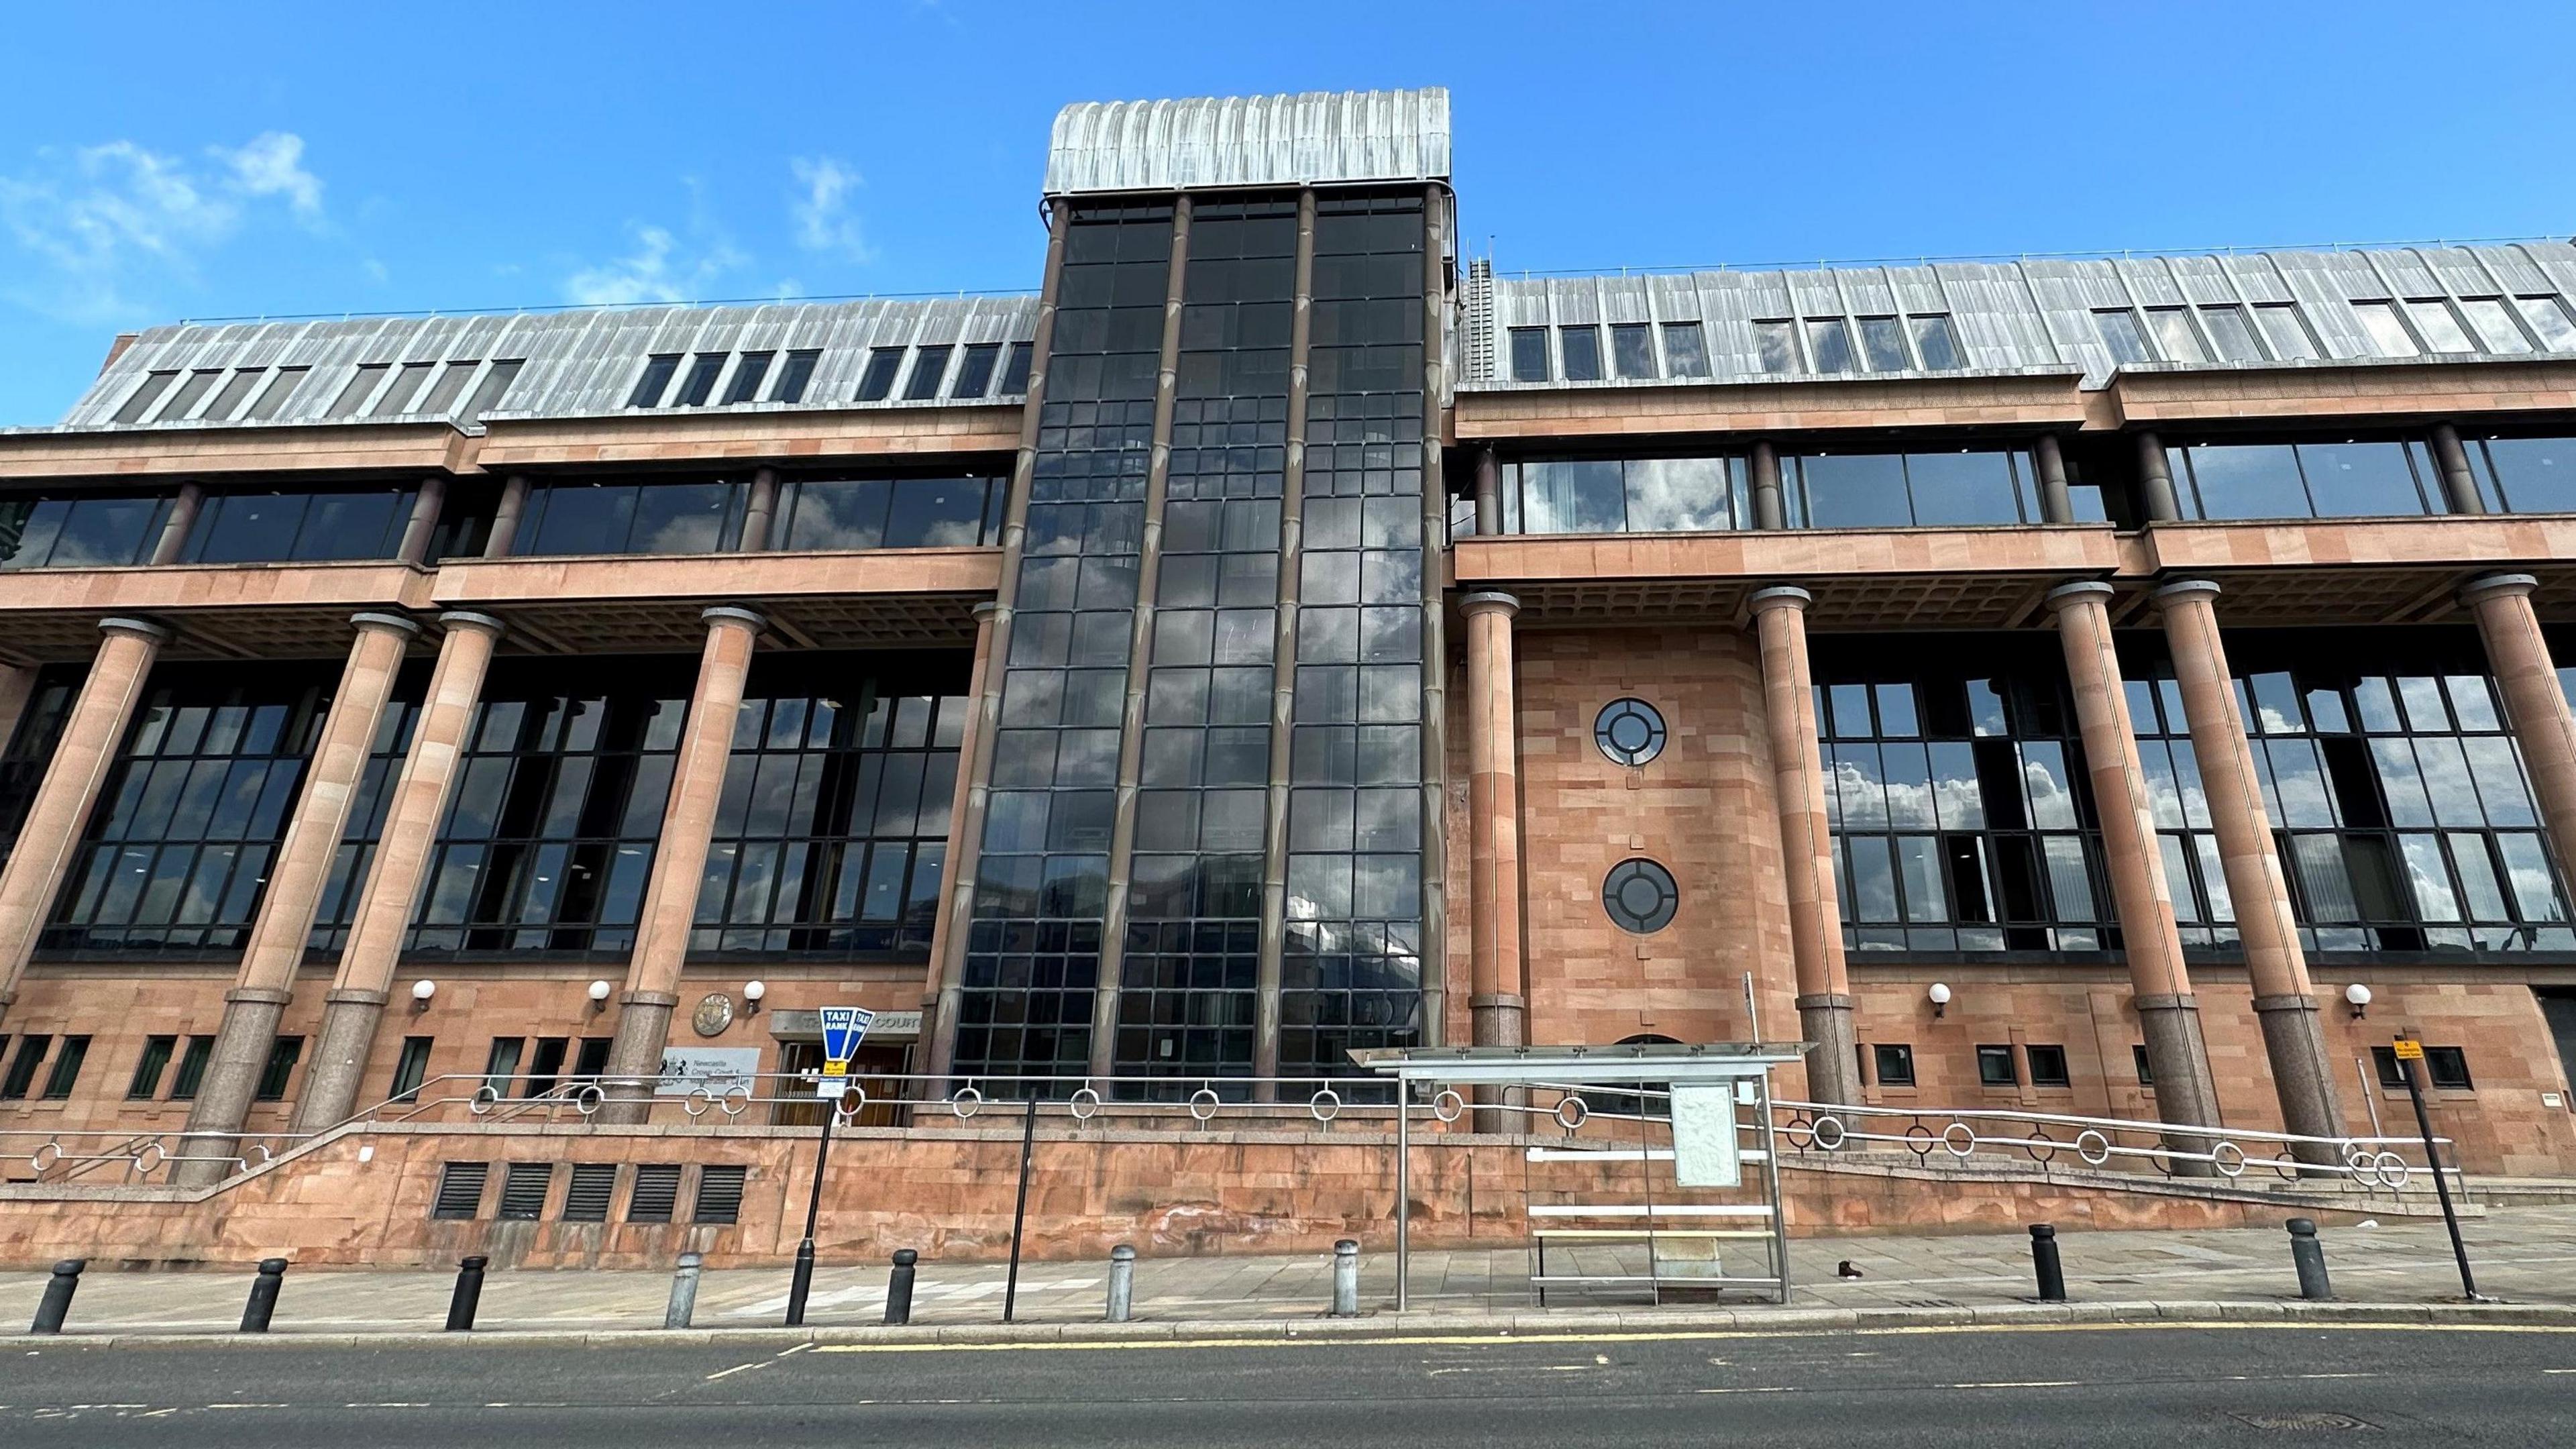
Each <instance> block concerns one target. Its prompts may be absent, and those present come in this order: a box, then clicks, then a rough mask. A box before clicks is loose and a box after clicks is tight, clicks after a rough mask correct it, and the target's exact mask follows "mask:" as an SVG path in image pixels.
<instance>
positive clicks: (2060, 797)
mask: <svg viewBox="0 0 2576 1449" xmlns="http://www.w3.org/2000/svg"><path fill="white" fill-rule="evenodd" d="M2054 650H2055V641H2053V640H2049V641H2044V647H2043V645H2042V644H2033V643H2031V642H2029V641H2023V640H2014V639H2003V638H1996V639H1988V640H1980V641H1977V642H1976V643H1974V644H1973V645H1969V644H1964V643H1959V642H1952V643H1950V644H1948V645H1946V646H1945V645H1942V644H1938V643H1933V642H1931V641H1919V642H1914V643H1909V644H1906V645H1904V646H1903V647H1902V648H1898V647H1895V646H1890V645H1876V644H1869V643H1863V642H1860V641H1842V640H1833V639H1825V638H1820V639H1819V640H1817V642H1816V645H1815V677H1816V680H1817V684H1816V695H1817V700H1816V704H1817V709H1816V720H1817V726H1818V729H1819V731H1820V732H1821V734H1822V737H1823V739H1822V744H1823V754H1824V767H1825V775H1826V790H1825V809H1826V813H1827V815H1828V817H1829V818H1830V820H1831V823H1832V826H1833V833H1834V838H1835V841H1836V844H1837V859H1836V861H1835V871H1836V875H1835V882H1834V883H1835V885H1836V887H1837V888H1838V889H1839V891H1840V893H1841V901H1842V913H1843V935H1844V940H1845V943H1846V944H1847V945H1849V946H1850V947H1851V948H1852V949H1854V950H1860V951H1906V952H1916V953H1925V952H1930V953H1947V952H1970V953H1981V952H1991V951H2053V952H2094V951H2102V950H2109V949H2114V948H2115V947H2116V945H2117V929H2116V926H2115V925H2114V923H2113V917H2112V914H2111V911H2110V908H2109V899H2108V894H2107V892H2106V890H2105V889H2104V882H2103V877H2102V873H2101V866H2100V863H2099V859H2100V845H2099V840H2098V836H2097V826H2096V822H2095V818H2094V814H2093V802H2092V792H2091V790H2090V789H2089V788H2088V786H2087V783H2086V779H2085V775H2084V760H2083V749H2082V744H2081V742H2080V740H2079V739H2078V738H2077V735H2078V731H2077V728H2076V723H2075V712H2074V707H2073V703H2072V701H2070V700H2069V699H2068V697H2067V693H2066V683H2065V671H2064V669H2063V667H2062V666H2061V665H2060V664H2059V663H2058V662H2057V660H2056V659H2055V658H2054V657H2052V656H2053V654H2054Z"/></svg>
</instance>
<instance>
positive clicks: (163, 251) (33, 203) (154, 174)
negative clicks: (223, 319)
mask: <svg viewBox="0 0 2576 1449" xmlns="http://www.w3.org/2000/svg"><path fill="white" fill-rule="evenodd" d="M208 154H209V155H210V156H211V157H213V158H214V159H215V160H216V162H217V163H218V165H217V166H216V167H215V168H214V169H212V170H211V171H209V170H206V169H204V168H199V167H195V166H192V165H191V164H190V163H189V162H187V161H186V160H184V159H182V158H179V157H175V156H165V155H163V154H161V153H159V152H157V151H153V150H151V149H150V148H149V147H146V146H143V145H141V144H139V143H137V142H134V141H110V142H107V143H105V144H103V145H97V146H83V147H79V148H76V149H74V150H71V151H68V152H66V151H62V150H59V149H55V148H46V149H43V150H39V151H38V152H37V153H36V158H35V159H36V164H35V166H34V167H33V168H31V169H30V170H28V171H27V172H25V173H23V174H20V175H16V176H0V227H5V230H6V235H7V237H8V238H9V239H10V240H11V241H12V242H14V243H15V245H16V248H17V249H18V250H19V251H20V252H22V253H24V254H25V256H26V257H27V258H28V259H29V260H30V261H31V262H32V265H26V266H20V267H17V268H15V269H13V270H14V271H15V273H16V275H15V276H14V277H12V278H11V279H10V282H9V284H8V290H7V295H8V296H9V297H10V298H11V299H12V300H14V301H16V302H19V303H20V304H22V305H25V306H28V307H31V308H34V309H36V310H38V311H41V312H45V313H47V314H49V315H52V316H56V317H60V318H63V319H65V320H69V321H78V322H101V321H110V320H126V319H129V318H131V317H132V316H133V315H134V314H136V313H137V312H138V311H139V310H141V309H142V308H143V307H144V306H146V305H147V304H146V303H144V302H143V301H142V300H140V299H139V298H138V297H137V295H136V294H137V293H138V292H148V291H150V290H153V287H154V284H155V283H159V282H165V281H170V280H178V281H182V282H185V281H192V280H193V279H194V278H195V276H196V268H197V264H198V262H199V260H200V259H201V258H202V257H203V256H204V255H205V254H206V253H208V252H211V251H212V250H214V249H215V248H217V247H219V246H221V245H222V244H223V243H224V242H226V241H228V240H230V239H231V238H232V237H233V236H234V235H235V234H236V233H238V232H239V231H240V230H241V229H242V227H243V225H244V224H245V222H246V221H248V220H250V219H251V218H252V217H254V216H255V215H256V208H258V207H259V206H260V205H261V204H262V203H264V202H266V201H267V200H268V199H269V198H272V197H282V198H284V199H285V202H286V205H287V208H288V210H289V211H291V212H292V213H293V214H294V215H296V216H297V217H298V218H299V219H302V220H304V221H306V222H307V223H318V222H319V220H320V218H321V208H322V181H321V178H319V177H317V176H315V175H314V174H313V173H312V172H310V171H307V170H305V169H304V166H303V154H304V142H303V141H302V139H301V138H299V137H297V136H294V135H292V134H290V133H286V132H279V131H272V132H269V133H267V134H265V135H261V136H259V137H256V138H254V139H253V140H252V141H251V142H250V143H249V144H247V145H245V146H242V147H241V148H239V149H237V150H234V149H227V148H224V147H209V148H208Z"/></svg>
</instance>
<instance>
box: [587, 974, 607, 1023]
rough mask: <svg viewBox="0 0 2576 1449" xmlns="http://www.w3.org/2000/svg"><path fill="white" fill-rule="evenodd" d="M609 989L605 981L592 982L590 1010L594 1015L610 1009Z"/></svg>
mask: <svg viewBox="0 0 2576 1449" xmlns="http://www.w3.org/2000/svg"><path fill="white" fill-rule="evenodd" d="M608 989H609V988H608V983H607V982H605V981H594V982H592V983H590V1011H591V1014H592V1015H593V1016H596V1015H598V1014H599V1013H601V1012H603V1011H606V1010H607V1009H608Z"/></svg>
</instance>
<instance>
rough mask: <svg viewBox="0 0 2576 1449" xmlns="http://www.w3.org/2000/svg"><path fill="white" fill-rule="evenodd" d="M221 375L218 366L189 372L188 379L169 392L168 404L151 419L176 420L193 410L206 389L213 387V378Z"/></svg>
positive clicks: (161, 421)
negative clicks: (176, 389)
mask: <svg viewBox="0 0 2576 1449" xmlns="http://www.w3.org/2000/svg"><path fill="white" fill-rule="evenodd" d="M223 375H224V373H223V369H222V368H219V367H216V368H200V369H199V370H197V371H195V372H192V373H189V374H188V380H187V381H186V382H183V383H181V384H179V390H178V391H177V392H174V393H172V394H170V401H169V403H168V405H166V406H164V407H163V408H162V409H161V411H160V412H158V413H156V414H154V415H153V418H152V420H153V421H154V422H156V423H169V422H177V421H179V420H181V419H183V418H185V417H187V416H188V415H189V414H190V413H193V412H195V411H196V410H197V404H198V403H199V402H200V401H202V400H203V399H204V398H205V396H206V390H207V389H208V388H211V387H213V386H214V385H215V379H216V378H219V377H221V376H223Z"/></svg>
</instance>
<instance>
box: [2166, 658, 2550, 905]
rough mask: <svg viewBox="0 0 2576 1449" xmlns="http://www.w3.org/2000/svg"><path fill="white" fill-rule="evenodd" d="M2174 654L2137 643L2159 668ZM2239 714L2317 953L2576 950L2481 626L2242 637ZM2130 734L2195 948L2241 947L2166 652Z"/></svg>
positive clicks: (2285, 866)
mask: <svg viewBox="0 0 2576 1449" xmlns="http://www.w3.org/2000/svg"><path fill="white" fill-rule="evenodd" d="M2156 643H2157V641H2156V640H2154V639H2153V638H2151V637H2150V638H2142V639H2140V640H2138V641H2137V642H2136V644H2135V645H2134V646H2133V647H2135V648H2137V649H2139V650H2141V651H2142V652H2145V653H2148V654H2150V655H2154V654H2155V651H2156ZM2228 652H2229V655H2230V661H2231V663H2232V665H2233V666H2234V668H2235V669H2236V670H2237V673H2238V680H2237V692H2238V710H2239V713H2240V716H2241V717H2242V718H2243V720H2244V721H2245V723H2246V726H2247V734H2248V735H2249V737H2250V738H2251V740H2252V743H2253V748H2254V764H2255V771H2256V774H2257V776H2258V779H2259V782H2260V785H2261V788H2262V792H2263V803H2264V807H2265V810H2266V812H2267V814H2268V815H2269V817H2270V820H2271V822H2272V826H2273V830H2274V834H2275V835H2276V837H2277V840H2278V847H2279V850H2280V853H2281V866H2282V871H2283V874H2284V875H2285V877H2286V878H2287V880H2288V882H2289V885H2290V890H2291V896H2292V904H2293V906H2294V908H2295V910H2296V913H2297V917H2298V921H2299V928H2300V938H2301V941H2302V943H2303V944H2304V945H2305V946H2306V948H2307V949H2308V950H2310V951H2448V952H2463V953H2469V952H2478V953H2483V952H2491V951H2567V950H2576V929H2571V928H2570V926H2569V917H2568V905H2567V897H2566V889H2565V886H2564V884H2563V883H2562V881H2561V878H2560V875H2559V872H2558V868H2557V866H2556V865H2555V864H2554V862H2553V861H2552V860H2551V858H2550V854H2549V851H2548V850H2547V848H2546V845H2545V842H2544V841H2543V839H2542V837H2541V835H2540V833H2539V829H2540V827H2539V813H2538V810H2537V808H2536V807H2535V806H2534V804H2533V802H2532V796H2531V790H2530V785H2529V782H2528V780H2527V779H2526V777H2525V774H2524V771H2523V768H2522V760H2521V756H2520V754H2519V752H2518V751H2517V749H2516V748H2515V745H2514V741H2513V737H2512V735H2511V734H2510V733H2509V732H2508V731H2507V729H2506V726H2505V721H2504V714H2503V709H2502V707H2501V704H2500V702H2499V700H2498V698H2497V696H2496V693H2495V690H2494V687H2493V684H2492V682H2491V681H2490V680H2489V679H2488V678H2487V677H2486V675H2485V673H2484V670H2485V663H2484V657H2483V653H2482V651H2481V650H2480V649H2479V647H2478V643H2477V639H2476V636H2475V635H2474V634H2471V633H2468V632H2467V631H2465V630H2420V629H2419V630H2407V631H2393V630H2378V631H2374V632H2372V633H2370V634H2368V635H2321V634H2320V632H2319V631H2316V630H2306V631H2300V632H2297V633H2286V632H2285V633H2277V634H2267V633H2262V632H2259V631H2250V630H2249V631H2233V632H2231V633H2230V635H2229V637H2228ZM2132 673H2133V674H2134V675H2135V676H2136V677H2134V678H2132V680H2131V681H2130V683H2129V714H2130V722H2131V725H2132V726H2133V727H2134V728H2135V729H2136V730H2137V732H2138V735H2139V758H2140V763H2141V764H2142V765H2143V767H2144V768H2145V771H2146V775H2147V781H2148V788H2149V793H2150V796H2151V798H2152V800H2153V802H2154V808H2155V814H2156V823H2157V827H2158V830H2159V831H2160V832H2161V835H2162V839H2163V844H2164V856H2165V873H2166V875H2167V877H2168V878H2169V883H2170V884H2171V886H2172V890H2173V897H2174V902H2175V911H2176V915H2177V916H2178V917H2179V918H2180V919H2181V923H2182V926H2183V939H2184V941H2185V943H2186V944H2190V945H2226V944H2230V943H2232V942H2233V941H2234V940H2235V932H2234V926H2233V922H2234V921H2235V919H2236V917H2235V913H2234V910H2233V907H2232V905H2231V903H2230V901H2229V899H2228V895H2227V886H2226V880H2225V877H2224V875H2223V874H2222V873H2221V871H2220V869H2219V860H2218V849H2217V845H2216V842H2215V839H2214V837H2212V836H2211V835H2210V833H2209V821H2208V812H2207V808H2206V806H2205V804H2204V802H2203V800H2202V786H2201V777H2200V771H2199V768H2198V762H2197V760H2196V759H2195V758H2194V756H2193V754H2192V749H2191V741H2190V737H2189V730H2188V728H2187V725H2186V722H2185V720H2184V719H2183V715H2182V701H2181V694H2180V691H2179V690H2178V689H2177V688H2176V686H2175V685H2174V683H2173V681H2172V679H2171V678H2170V677H2169V675H2170V669H2169V667H2168V666H2166V665H2165V664H2164V663H2163V662H2162V660H2161V657H2160V656H2157V657H2156V658H2155V662H2153V663H2151V664H2150V665H2149V666H2148V667H2146V668H2141V669H2135V670H2133V671H2132Z"/></svg>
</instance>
